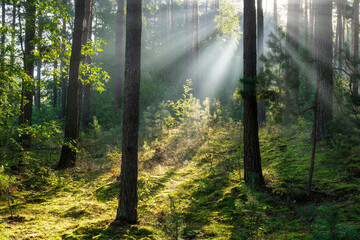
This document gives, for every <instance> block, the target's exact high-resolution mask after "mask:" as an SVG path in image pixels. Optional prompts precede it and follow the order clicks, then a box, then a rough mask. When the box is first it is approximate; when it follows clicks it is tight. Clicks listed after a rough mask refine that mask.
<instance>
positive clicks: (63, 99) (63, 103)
mask: <svg viewBox="0 0 360 240" xmlns="http://www.w3.org/2000/svg"><path fill="white" fill-rule="evenodd" d="M62 4H63V6H66V4H67V0H63V1H62ZM61 32H62V33H61V34H62V41H63V44H62V49H63V51H64V52H65V42H66V21H65V18H64V19H63V23H62V30H61ZM65 66H66V63H65V60H64V54H62V56H61V113H60V117H61V118H62V119H64V118H65V113H66V92H67V81H66V80H67V79H66V72H64V71H63V69H64V68H65Z"/></svg>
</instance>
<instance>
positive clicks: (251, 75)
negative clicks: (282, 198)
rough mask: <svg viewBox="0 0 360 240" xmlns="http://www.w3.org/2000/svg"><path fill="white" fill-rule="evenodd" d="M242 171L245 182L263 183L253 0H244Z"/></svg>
mask: <svg viewBox="0 0 360 240" xmlns="http://www.w3.org/2000/svg"><path fill="white" fill-rule="evenodd" d="M243 29H244V89H243V101H244V120H243V121H244V123H243V124H244V172H245V174H244V175H245V182H246V183H248V184H254V185H263V184H264V177H263V175H262V170H261V157H260V147H259V133H258V131H259V127H258V120H257V103H256V82H255V77H256V10H255V0H244V28H243Z"/></svg>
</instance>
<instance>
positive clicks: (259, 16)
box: [257, 0, 266, 126]
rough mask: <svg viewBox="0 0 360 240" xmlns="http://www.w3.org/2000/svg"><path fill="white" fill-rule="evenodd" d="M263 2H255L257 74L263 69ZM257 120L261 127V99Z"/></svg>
mask: <svg viewBox="0 0 360 240" xmlns="http://www.w3.org/2000/svg"><path fill="white" fill-rule="evenodd" d="M262 1H263V0H257V22H258V27H257V31H258V42H257V49H258V56H259V58H258V59H259V61H258V63H259V64H258V73H260V72H261V71H262V69H263V63H262V62H261V61H260V56H261V55H263V54H264V11H263V6H262ZM258 120H259V125H260V126H262V125H263V124H264V123H265V121H266V113H265V102H264V100H263V99H260V100H259V106H258Z"/></svg>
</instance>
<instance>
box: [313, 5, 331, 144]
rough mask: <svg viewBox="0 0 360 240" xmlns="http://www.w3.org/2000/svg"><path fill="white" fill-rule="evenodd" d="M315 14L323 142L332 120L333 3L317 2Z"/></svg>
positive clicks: (318, 134) (318, 125) (318, 128)
mask: <svg viewBox="0 0 360 240" xmlns="http://www.w3.org/2000/svg"><path fill="white" fill-rule="evenodd" d="M315 13H316V16H315V18H316V19H315V59H317V62H316V66H317V67H316V69H317V85H318V88H319V92H318V103H317V106H316V107H317V110H316V112H317V123H316V138H317V139H318V140H322V139H323V138H324V137H325V136H326V133H327V131H326V128H325V125H326V123H327V122H329V121H330V120H331V119H332V103H333V96H332V94H333V70H332V59H333V54H332V53H333V51H332V50H333V48H332V2H331V1H328V0H317V1H316V4H315Z"/></svg>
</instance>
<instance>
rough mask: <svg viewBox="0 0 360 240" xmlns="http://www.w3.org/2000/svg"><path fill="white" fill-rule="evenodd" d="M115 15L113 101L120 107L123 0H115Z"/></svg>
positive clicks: (122, 72)
mask: <svg viewBox="0 0 360 240" xmlns="http://www.w3.org/2000/svg"><path fill="white" fill-rule="evenodd" d="M117 4H118V5H117V16H116V49H115V52H116V54H115V65H116V67H115V69H116V70H115V102H116V106H117V107H118V108H119V109H121V107H122V84H123V74H124V70H123V69H124V66H123V35H124V0H118V1H117Z"/></svg>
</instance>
